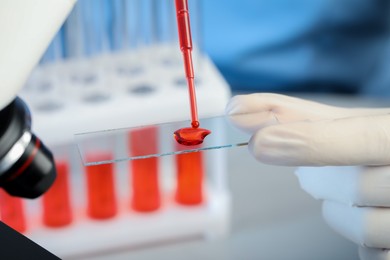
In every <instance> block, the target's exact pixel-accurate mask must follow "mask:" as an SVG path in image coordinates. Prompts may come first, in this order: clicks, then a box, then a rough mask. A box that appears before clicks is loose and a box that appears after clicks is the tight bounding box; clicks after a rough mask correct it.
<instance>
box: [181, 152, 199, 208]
mask: <svg viewBox="0 0 390 260" xmlns="http://www.w3.org/2000/svg"><path fill="white" fill-rule="evenodd" d="M176 164H177V187H176V195H175V199H176V201H177V202H178V203H180V204H184V205H198V204H200V203H202V201H203V175H204V173H203V153H202V152H194V153H184V154H178V155H176Z"/></svg>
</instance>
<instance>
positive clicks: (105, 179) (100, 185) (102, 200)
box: [86, 153, 117, 219]
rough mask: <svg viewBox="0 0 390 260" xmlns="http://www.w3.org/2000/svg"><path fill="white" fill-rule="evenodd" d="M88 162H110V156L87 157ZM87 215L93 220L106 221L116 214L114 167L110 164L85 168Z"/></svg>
mask: <svg viewBox="0 0 390 260" xmlns="http://www.w3.org/2000/svg"><path fill="white" fill-rule="evenodd" d="M88 158H89V160H91V159H92V160H94V161H100V160H111V158H112V156H111V155H110V154H104V153H102V154H96V155H90V156H88ZM86 170H87V190H88V194H87V198H88V206H87V208H88V209H87V210H88V215H89V216H90V217H91V218H95V219H107V218H111V217H114V216H115V215H116V213H117V203H116V196H115V184H114V173H113V171H114V166H113V164H111V163H108V164H100V165H93V166H87V167H86Z"/></svg>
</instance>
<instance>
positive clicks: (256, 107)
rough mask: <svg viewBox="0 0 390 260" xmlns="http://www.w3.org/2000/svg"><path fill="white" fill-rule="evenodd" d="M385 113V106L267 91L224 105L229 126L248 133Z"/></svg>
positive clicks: (241, 96) (241, 97)
mask: <svg viewBox="0 0 390 260" xmlns="http://www.w3.org/2000/svg"><path fill="white" fill-rule="evenodd" d="M388 113H390V109H387V108H384V109H378V108H377V109H366V108H354V109H351V108H342V107H335V106H330V105H325V104H321V103H317V102H313V101H308V100H304V99H300V98H295V97H289V96H285V95H279V94H270V93H258V94H250V95H238V96H235V97H233V98H232V99H231V100H230V102H229V103H228V105H227V106H226V114H227V115H228V116H229V119H230V121H231V122H232V123H233V125H235V126H236V127H238V128H240V129H242V130H244V131H246V132H249V133H254V132H256V131H257V130H259V129H260V128H263V127H265V126H269V125H274V124H285V123H291V122H301V121H319V120H327V119H336V118H345V117H354V116H366V115H379V114H388Z"/></svg>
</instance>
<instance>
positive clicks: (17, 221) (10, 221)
mask: <svg viewBox="0 0 390 260" xmlns="http://www.w3.org/2000/svg"><path fill="white" fill-rule="evenodd" d="M0 210H1V221H3V222H4V223H5V224H7V225H8V226H10V227H11V228H13V229H15V230H16V231H18V232H20V233H23V232H25V231H26V217H25V212H24V204H23V200H22V199H21V198H19V197H14V196H11V195H9V194H8V193H6V192H5V191H3V190H0Z"/></svg>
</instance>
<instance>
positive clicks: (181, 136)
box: [173, 127, 211, 146]
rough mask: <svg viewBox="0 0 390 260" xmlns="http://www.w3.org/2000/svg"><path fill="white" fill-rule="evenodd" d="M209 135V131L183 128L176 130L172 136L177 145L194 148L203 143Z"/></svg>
mask: <svg viewBox="0 0 390 260" xmlns="http://www.w3.org/2000/svg"><path fill="white" fill-rule="evenodd" d="M209 134H211V131H210V130H207V129H203V128H193V127H185V128H181V129H179V130H176V131H175V132H174V134H173V136H174V137H175V139H176V141H177V142H178V143H179V144H182V145H187V146H194V145H198V144H201V143H203V140H204V139H205V138H206V136H208V135H209Z"/></svg>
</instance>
